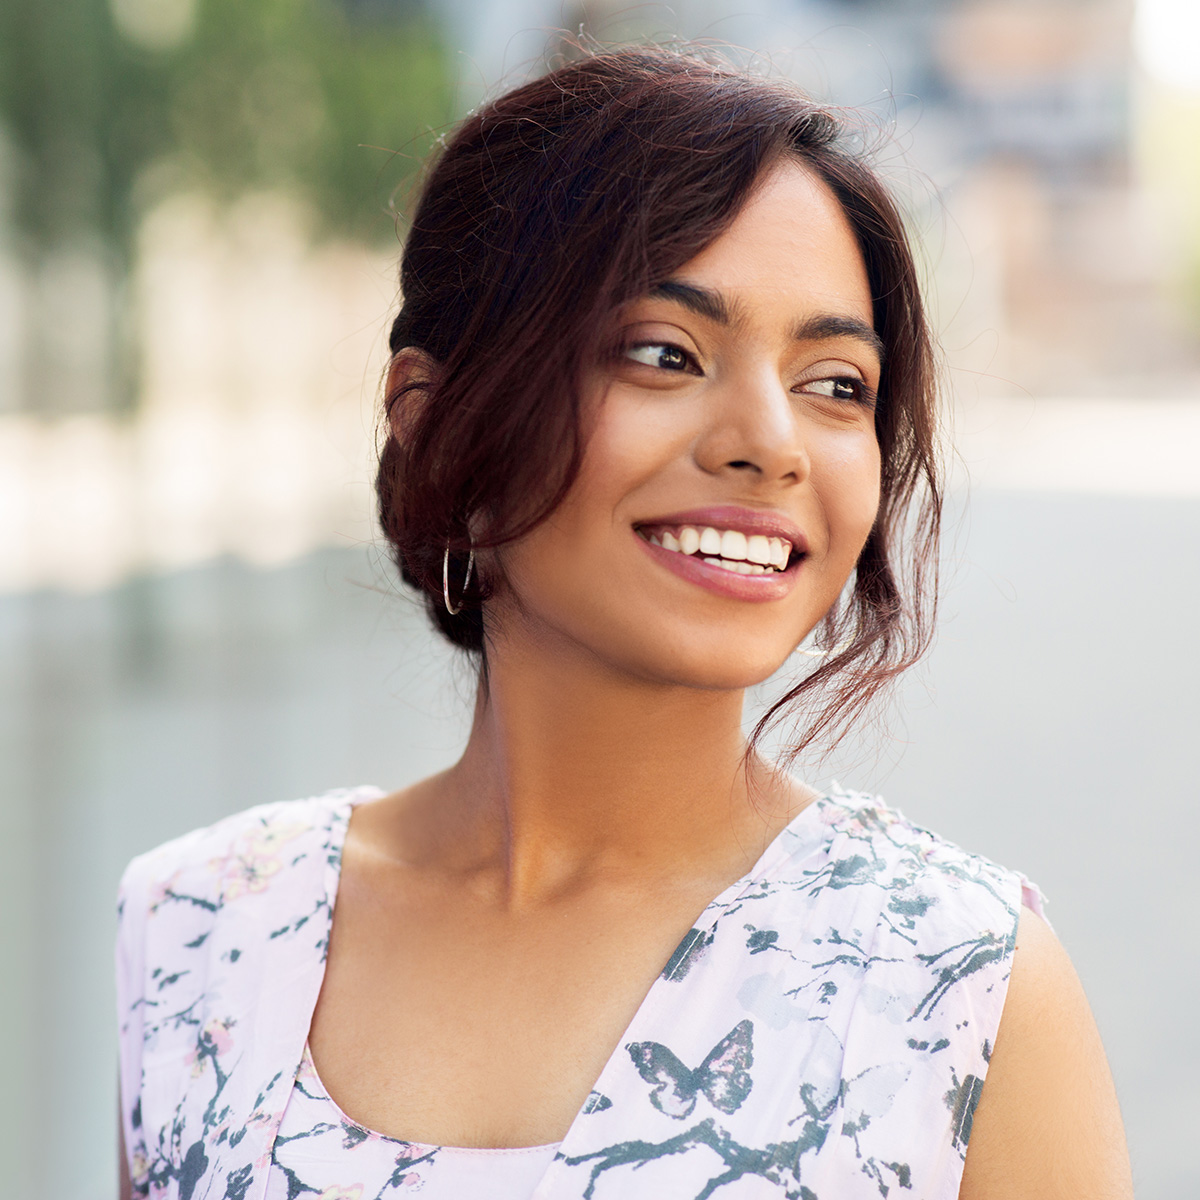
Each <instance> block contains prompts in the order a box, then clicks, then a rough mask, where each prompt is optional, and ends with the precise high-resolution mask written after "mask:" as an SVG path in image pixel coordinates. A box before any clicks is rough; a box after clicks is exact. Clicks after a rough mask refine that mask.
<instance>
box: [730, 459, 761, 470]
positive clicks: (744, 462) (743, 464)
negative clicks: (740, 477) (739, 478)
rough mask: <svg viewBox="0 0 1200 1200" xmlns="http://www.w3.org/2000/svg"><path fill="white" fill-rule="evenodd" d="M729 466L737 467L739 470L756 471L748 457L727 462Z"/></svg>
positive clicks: (755, 466) (756, 468) (754, 465)
mask: <svg viewBox="0 0 1200 1200" xmlns="http://www.w3.org/2000/svg"><path fill="white" fill-rule="evenodd" d="M729 465H730V466H731V467H737V468H738V470H739V471H757V470H758V467H757V465H756V464H755V463H752V462H750V460H749V459H745V458H739V459H737V460H735V461H734V462H731V463H730V464H729Z"/></svg>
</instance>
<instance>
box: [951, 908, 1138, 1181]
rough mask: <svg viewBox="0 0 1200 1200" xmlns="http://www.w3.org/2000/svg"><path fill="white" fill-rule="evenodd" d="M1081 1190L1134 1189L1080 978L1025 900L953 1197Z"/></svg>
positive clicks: (1110, 1084)
mask: <svg viewBox="0 0 1200 1200" xmlns="http://www.w3.org/2000/svg"><path fill="white" fill-rule="evenodd" d="M1082 1195H1087V1196H1094V1197H1096V1200H1128V1198H1129V1197H1132V1195H1133V1183H1132V1179H1131V1177H1130V1168H1129V1158H1128V1152H1127V1151H1126V1148H1125V1136H1124V1131H1123V1129H1122V1126H1121V1116H1120V1111H1119V1109H1118V1106H1117V1098H1116V1092H1115V1089H1114V1087H1113V1082H1112V1076H1111V1074H1110V1072H1109V1069H1108V1063H1107V1061H1106V1059H1105V1055H1104V1047H1103V1046H1102V1044H1101V1041H1100V1035H1099V1033H1098V1031H1097V1029H1096V1023H1095V1021H1094V1020H1093V1018H1092V1013H1091V1010H1090V1008H1089V1006H1088V1002H1087V998H1086V996H1085V995H1084V992H1083V987H1082V985H1081V984H1080V982H1079V977H1078V976H1077V975H1076V973H1075V969H1074V967H1073V966H1072V965H1071V961H1070V959H1069V958H1068V956H1067V953H1066V951H1065V950H1064V949H1063V947H1062V945H1061V944H1060V943H1059V940H1058V938H1057V937H1055V935H1054V933H1053V931H1052V930H1051V929H1050V927H1049V926H1048V925H1047V924H1046V922H1045V920H1044V919H1042V917H1040V916H1039V915H1038V914H1037V913H1035V912H1032V911H1030V910H1029V909H1024V910H1023V911H1022V913H1021V919H1020V925H1019V929H1018V932H1017V946H1016V953H1015V955H1014V957H1013V965H1012V974H1011V978H1010V980H1009V986H1008V994H1007V997H1006V999H1005V1003H1004V1011H1003V1014H1002V1017H1001V1021H1000V1028H999V1031H998V1033H997V1036H996V1046H995V1050H994V1051H993V1053H992V1057H991V1063H990V1066H989V1070H988V1074H987V1080H986V1083H985V1085H984V1088H983V1094H982V1097H981V1099H980V1102H979V1107H978V1109H977V1110H976V1113H975V1120H974V1128H973V1131H972V1136H971V1142H970V1149H969V1152H968V1155H967V1163H966V1170H965V1173H964V1176H963V1185H962V1191H961V1193H960V1196H961V1200H1000V1198H1001V1197H1003V1198H1004V1200H1011V1198H1013V1197H1021V1198H1025V1197H1028V1198H1030V1200H1034V1198H1036V1200H1067V1198H1069V1197H1075V1196H1082Z"/></svg>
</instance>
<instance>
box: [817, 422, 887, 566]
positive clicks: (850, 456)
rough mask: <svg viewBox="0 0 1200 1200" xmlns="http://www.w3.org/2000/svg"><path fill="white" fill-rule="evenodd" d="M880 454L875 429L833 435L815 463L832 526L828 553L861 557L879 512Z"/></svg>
mask: <svg viewBox="0 0 1200 1200" xmlns="http://www.w3.org/2000/svg"><path fill="white" fill-rule="evenodd" d="M880 473H881V458H880V453H879V444H878V443H877V442H876V440H875V436H874V432H873V431H871V432H870V433H867V432H863V433H861V434H856V435H855V436H853V437H839V438H836V439H832V444H831V445H829V446H828V447H827V453H826V454H824V455H822V456H821V458H820V460H819V463H818V462H815V463H814V467H813V475H814V479H813V482H814V483H815V484H816V486H817V492H818V494H819V495H820V496H821V499H822V507H823V509H824V511H825V519H826V522H827V524H828V530H829V539H830V544H829V553H830V556H831V557H832V558H835V559H836V560H837V561H839V562H841V561H843V560H846V561H849V562H853V561H854V560H856V559H857V558H858V555H859V553H860V552H861V550H862V547H863V543H864V542H866V540H867V537H868V535H869V534H870V532H871V527H872V526H873V525H874V524H875V518H876V516H877V514H878V512H879V489H880Z"/></svg>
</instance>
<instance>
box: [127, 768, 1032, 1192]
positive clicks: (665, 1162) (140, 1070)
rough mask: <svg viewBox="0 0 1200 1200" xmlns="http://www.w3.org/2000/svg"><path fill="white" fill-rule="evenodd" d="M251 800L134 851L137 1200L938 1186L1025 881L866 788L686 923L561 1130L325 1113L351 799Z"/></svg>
mask: <svg viewBox="0 0 1200 1200" xmlns="http://www.w3.org/2000/svg"><path fill="white" fill-rule="evenodd" d="M379 795H381V793H380V792H379V791H378V790H377V789H374V788H359V789H355V790H351V791H339V792H332V793H330V794H328V795H325V796H321V797H317V798H315V799H309V800H299V801H294V802H289V803H282V804H269V805H264V806H262V807H259V808H254V809H250V810H249V811H247V812H244V813H239V814H238V815H236V816H233V817H229V818H227V819H226V820H224V821H220V822H218V823H217V824H216V825H214V826H212V827H210V828H208V829H202V830H198V831H196V832H194V833H191V834H188V835H186V836H185V837H182V838H179V839H177V840H176V841H173V842H169V843H167V844H166V845H164V846H161V847H159V848H158V849H157V850H153V851H151V852H150V853H148V854H144V855H142V856H141V857H139V858H137V859H135V860H134V861H133V862H132V863H131V864H130V866H129V867H128V869H127V870H126V872H125V876H124V878H123V880H122V883H121V893H120V903H119V915H120V933H119V937H118V944H117V994H118V1008H119V1017H120V1062H121V1096H122V1121H123V1127H124V1133H125V1144H126V1147H127V1153H128V1156H129V1168H130V1174H131V1177H132V1180H133V1185H134V1194H135V1195H137V1196H145V1197H152V1198H154V1200H168V1198H169V1200H297V1198H307V1197H314V1196H315V1197H318V1198H319V1200H391V1198H392V1197H402V1196H407V1195H409V1194H413V1195H415V1194H417V1193H419V1194H420V1196H421V1200H449V1198H450V1197H454V1198H455V1200H459V1198H462V1197H471V1200H491V1198H493V1197H494V1198H495V1200H580V1198H581V1197H582V1198H585V1200H593V1198H594V1200H675V1198H678V1200H685V1198H686V1200H707V1198H708V1197H717V1198H718V1200H751V1198H761V1200H767V1198H772V1200H778V1198H787V1200H879V1198H881V1197H888V1196H889V1195H890V1196H891V1197H892V1200H898V1197H899V1196H901V1195H908V1196H913V1197H920V1198H921V1200H952V1198H953V1197H956V1196H957V1194H958V1188H959V1182H960V1179H961V1176H962V1170H963V1162H964V1158H965V1155H966V1149H967V1142H968V1139H969V1137H970V1134H971V1124H972V1118H973V1115H974V1112H975V1106H976V1104H977V1103H978V1100H979V1096H980V1093H981V1091H982V1088H983V1081H984V1079H985V1078H986V1075H987V1068H988V1059H989V1057H990V1055H991V1047H992V1044H993V1042H994V1040H995V1035H996V1029H997V1026H998V1025H999V1022H1000V1014H1001V1010H1002V1008H1003V1004H1004V996H1005V991H1006V988H1007V983H1008V976H1009V970H1010V967H1011V962H1012V954H1013V949H1014V946H1015V942H1016V925H1017V919H1018V915H1019V910H1020V906H1021V904H1022V901H1024V903H1026V904H1027V905H1028V906H1029V907H1031V908H1034V909H1035V911H1040V909H1041V901H1040V896H1039V894H1038V892H1037V890H1036V888H1034V887H1033V886H1032V885H1031V884H1029V883H1028V882H1027V881H1025V880H1024V878H1023V877H1022V876H1020V875H1019V874H1016V873H1014V872H1011V871H1008V870H1005V869H1004V868H1002V867H998V866H996V865H995V864H993V863H991V862H988V861H987V860H986V859H982V858H979V857H977V856H974V855H971V854H967V853H966V852H964V851H963V850H960V849H959V848H958V847H957V846H954V845H952V844H950V843H948V842H945V841H942V840H941V839H939V838H937V837H935V836H934V835H933V834H931V833H929V832H927V831H926V830H924V829H921V828H919V827H918V826H916V825H913V824H910V823H909V822H908V821H906V820H905V819H904V818H903V817H902V816H901V815H900V814H899V813H897V812H896V811H894V810H892V809H889V808H887V807H885V806H884V805H883V804H881V803H880V802H879V801H878V800H876V799H873V798H871V797H867V796H863V795H859V794H854V793H848V792H836V793H834V794H831V795H829V796H826V797H824V798H822V799H820V800H818V801H816V802H814V803H813V804H811V805H810V806H809V807H808V808H806V809H805V810H804V811H803V812H801V813H800V814H799V815H798V816H797V817H796V818H795V820H793V821H792V823H791V824H790V825H789V826H788V827H787V828H786V829H784V830H783V832H782V833H780V834H779V836H778V837H777V838H776V839H775V841H774V842H772V844H771V845H770V846H769V847H768V849H767V850H766V852H765V853H764V854H763V856H762V857H761V859H760V860H759V861H758V863H757V864H756V865H755V866H754V867H753V869H752V870H751V871H750V872H749V873H748V874H747V875H745V876H744V877H743V878H742V879H740V880H738V881H737V882H736V883H734V884H733V885H731V886H730V887H729V888H727V889H726V890H725V891H724V892H722V893H721V895H719V896H718V897H716V899H714V900H713V901H712V902H711V903H710V904H709V905H708V906H707V907H706V908H705V909H704V911H703V912H702V913H699V914H698V915H697V918H696V922H695V925H694V927H693V929H692V930H691V931H690V932H689V933H688V935H687V936H686V937H685V938H684V939H683V941H682V942H681V943H680V945H679V947H678V948H677V949H676V951H675V952H674V954H673V955H672V956H671V958H670V960H669V961H668V962H667V963H666V964H665V965H664V967H663V970H662V972H661V974H660V975H659V976H658V978H657V979H656V980H655V981H654V983H653V985H652V986H651V988H650V991H649V992H648V993H647V995H646V997H645V999H644V1000H643V1001H642V1004H641V1007H640V1008H639V1009H638V1011H637V1013H636V1014H635V1015H634V1017H633V1020H632V1021H631V1023H630V1025H629V1028H628V1029H627V1030H626V1032H625V1035H624V1036H623V1037H622V1038H621V1040H620V1043H619V1044H618V1046H617V1048H616V1050H614V1052H613V1054H612V1057H611V1058H610V1059H609V1061H608V1063H607V1064H606V1065H605V1067H604V1069H603V1071H602V1072H601V1074H600V1077H599V1078H598V1079H597V1080H596V1083H595V1086H594V1088H593V1090H592V1092H591V1095H590V1096H589V1097H588V1098H587V1100H586V1102H585V1103H584V1105H583V1107H582V1108H581V1109H580V1111H579V1113H578V1114H577V1116H576V1117H575V1120H574V1122H573V1123H572V1125H571V1127H570V1129H569V1130H568V1131H567V1133H566V1136H565V1137H564V1138H563V1140H562V1142H561V1143H560V1144H558V1145H557V1146H545V1147H532V1148H530V1149H528V1150H516V1151H471V1150H465V1149H460V1148H455V1147H437V1146H425V1145H419V1144H417V1143H413V1142H405V1141H402V1140H399V1139H395V1138H388V1137H385V1136H384V1135H382V1134H379V1133H375V1132H373V1131H371V1130H368V1129H365V1128H363V1127H362V1126H361V1125H358V1124H357V1123H355V1122H354V1121H352V1120H351V1119H350V1118H349V1117H347V1116H345V1114H343V1113H342V1112H341V1111H340V1110H339V1109H338V1108H337V1106H336V1104H334V1102H333V1100H332V1099H331V1098H330V1097H329V1095H328V1093H327V1092H326V1091H325V1089H324V1088H323V1087H322V1086H321V1084H320V1080H319V1079H318V1078H317V1075H316V1071H315V1070H314V1068H313V1066H312V1061H311V1058H310V1057H309V1056H308V1054H307V1052H306V1045H307V1038H308V1029H309V1024H310V1022H311V1020H312V1014H313V1009H314V1007H315V1005H316V1001H317V995H318V993H319V991H320V987H321V980H322V976H323V973H324V965H325V955H326V950H327V947H328V944H329V931H330V925H331V921H332V917H333V909H334V904H335V902H336V898H337V886H338V873H339V869H340V864H341V850H342V843H343V840H344V838H345V834H346V828H347V826H348V823H349V818H350V812H351V809H352V807H353V806H354V805H355V804H356V803H359V802H361V801H364V800H369V799H373V798H375V797H377V796H379Z"/></svg>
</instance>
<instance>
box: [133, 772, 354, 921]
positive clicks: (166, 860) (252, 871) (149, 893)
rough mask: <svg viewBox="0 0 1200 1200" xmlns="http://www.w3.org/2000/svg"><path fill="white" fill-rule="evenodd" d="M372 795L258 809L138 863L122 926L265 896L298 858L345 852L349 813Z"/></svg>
mask: <svg viewBox="0 0 1200 1200" xmlns="http://www.w3.org/2000/svg"><path fill="white" fill-rule="evenodd" d="M371 791H372V789H342V790H339V791H333V792H328V793H326V794H325V795H322V796H315V797H310V798H307V799H303V800H290V801H283V802H279V803H273V804H262V805H258V806H256V807H255V808H249V809H246V810H245V811H243V812H239V813H234V814H233V815H232V816H229V817H225V818H224V819H222V820H220V821H218V822H216V823H215V824H213V825H209V826H207V827H205V828H203V829H196V830H193V831H192V832H191V833H187V834H184V835H183V836H182V837H178V838H174V839H173V840H171V841H169V842H165V843H164V844H163V845H161V846H157V847H156V848H155V849H153V850H150V851H147V852H146V853H145V854H141V855H139V856H138V857H137V858H135V859H133V861H132V862H131V863H130V864H129V866H128V867H126V869H125V872H124V874H123V875H122V877H121V884H120V888H119V891H118V914H119V916H120V918H121V920H122V922H123V923H124V922H125V921H126V920H128V919H130V918H131V917H133V916H134V915H135V914H136V913H141V914H151V913H157V912H158V911H160V910H161V909H163V908H164V907H170V906H172V905H173V904H175V903H177V902H178V903H182V904H184V905H186V906H188V907H191V908H193V909H198V910H200V911H215V910H216V909H217V908H219V907H221V906H222V905H223V904H226V903H229V902H231V901H233V900H236V899H238V898H239V897H241V896H243V895H256V894H261V893H263V892H265V891H266V890H267V889H268V888H269V887H270V886H271V885H272V883H273V882H274V881H275V880H276V878H277V877H278V876H280V875H281V874H282V875H286V870H285V868H286V867H287V866H288V865H292V864H294V863H295V862H297V861H298V858H299V857H303V858H307V857H308V856H310V855H312V854H320V853H322V852H324V853H327V854H328V853H332V852H334V851H335V850H338V849H340V844H341V835H342V834H343V833H344V829H345V824H346V822H347V821H348V820H349V812H350V808H351V807H352V806H353V804H354V803H355V800H356V799H357V798H358V797H359V796H360V795H365V794H367V793H368V792H371Z"/></svg>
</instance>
